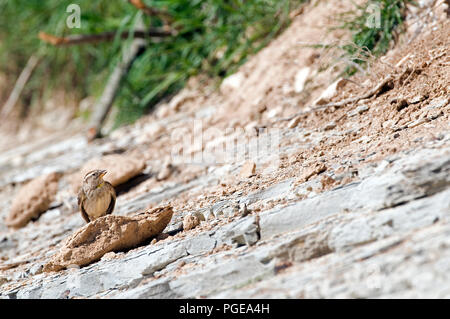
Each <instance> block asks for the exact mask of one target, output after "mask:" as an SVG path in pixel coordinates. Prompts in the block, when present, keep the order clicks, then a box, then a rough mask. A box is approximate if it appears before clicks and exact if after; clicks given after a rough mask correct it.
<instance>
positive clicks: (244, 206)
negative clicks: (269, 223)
mask: <svg viewBox="0 0 450 319" xmlns="http://www.w3.org/2000/svg"><path fill="white" fill-rule="evenodd" d="M239 214H240V215H241V217H245V216H247V215H248V214H250V211H249V210H248V209H247V204H246V203H244V204H242V205H241V207H240V208H239Z"/></svg>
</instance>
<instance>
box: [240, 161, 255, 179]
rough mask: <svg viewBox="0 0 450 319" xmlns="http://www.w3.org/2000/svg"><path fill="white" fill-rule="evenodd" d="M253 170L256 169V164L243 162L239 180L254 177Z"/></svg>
mask: <svg viewBox="0 0 450 319" xmlns="http://www.w3.org/2000/svg"><path fill="white" fill-rule="evenodd" d="M255 169H256V164H255V163H254V162H251V161H248V162H245V163H244V165H242V168H241V172H240V173H239V176H240V177H241V178H248V177H251V176H252V175H255Z"/></svg>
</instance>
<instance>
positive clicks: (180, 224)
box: [0, 1, 450, 298]
mask: <svg viewBox="0 0 450 319" xmlns="http://www.w3.org/2000/svg"><path fill="white" fill-rule="evenodd" d="M349 6H350V2H349V1H342V2H339V4H338V5H337V4H336V2H335V1H313V3H311V4H309V5H307V6H306V7H305V8H304V10H303V11H301V12H300V11H299V12H297V16H296V17H295V19H294V22H293V23H292V25H291V26H290V27H289V28H288V29H287V30H286V31H285V32H284V33H283V34H281V35H280V36H279V37H278V38H277V39H276V40H275V41H273V42H272V43H271V44H270V45H269V46H268V47H266V48H265V49H263V50H262V51H261V52H259V53H258V54H257V55H256V56H254V57H252V58H251V59H250V60H249V62H248V63H247V64H245V65H244V66H243V67H242V68H241V69H240V70H239V72H238V73H237V74H236V75H233V76H232V77H230V78H229V79H227V80H226V81H224V83H223V84H222V86H221V88H220V92H216V91H214V90H212V89H210V87H208V86H207V85H205V84H204V83H203V82H202V81H201V79H192V80H191V83H190V85H189V87H188V88H186V89H184V90H183V91H182V92H180V93H179V94H178V95H177V96H175V97H174V98H173V99H172V100H170V101H168V102H165V103H161V105H159V106H158V109H157V111H156V112H155V114H153V115H151V116H147V117H145V118H143V119H141V120H140V121H138V122H137V123H136V124H135V125H133V126H128V127H124V128H122V129H119V130H117V131H115V132H114V133H113V134H111V136H110V137H108V138H105V139H103V140H99V141H95V142H93V143H87V141H86V137H85V135H84V134H82V133H70V132H67V133H66V134H58V135H54V136H49V137H47V138H46V139H42V140H41V141H39V142H38V143H36V142H33V143H29V144H24V145H21V146H18V147H17V148H14V149H10V150H8V151H6V152H4V153H2V154H1V155H0V202H1V203H2V204H1V206H0V209H1V210H0V214H1V218H2V220H4V221H5V223H3V222H2V223H1V224H0V260H1V263H0V271H1V273H0V296H1V297H3V298H278V297H280V298H285V297H292V298H316V297H326V298H337V297H344V298H354V297H381V298H388V297H438V298H442V297H449V296H450V288H449V287H450V277H449V275H448V274H449V273H450V272H449V268H450V105H449V96H450V94H449V83H450V76H449V74H450V63H449V62H450V61H449V55H448V53H449V48H450V34H449V32H450V31H449V30H450V28H449V20H448V18H447V16H446V12H445V10H446V7H445V4H444V1H440V2H439V1H438V2H436V1H430V2H427V1H423V3H422V8H421V9H420V10H416V11H414V12H413V13H411V14H410V18H409V20H408V30H407V33H406V34H405V36H404V38H403V39H402V41H401V43H399V45H398V46H397V47H396V49H394V50H391V51H390V52H389V53H388V54H387V55H386V56H385V57H383V58H382V59H379V60H378V61H374V62H373V63H372V64H371V68H370V72H368V73H367V74H365V75H359V76H358V77H356V78H353V80H352V81H350V82H349V81H347V82H343V81H338V82H335V81H334V78H335V75H336V74H337V72H338V70H334V69H329V70H328V71H323V72H319V69H320V67H321V66H322V65H323V64H326V63H327V62H329V58H330V57H329V55H327V53H328V52H325V51H323V50H320V49H313V48H305V47H304V46H300V45H299V43H300V42H302V43H316V42H317V39H320V41H321V42H324V43H331V42H333V41H337V40H340V41H345V40H346V39H347V38H348V35H347V34H346V33H345V32H343V31H342V30H336V31H333V32H328V27H329V26H330V25H332V24H333V23H334V24H335V23H336V21H335V20H334V16H335V14H336V13H337V12H339V11H341V12H342V11H345V10H347V9H348V8H349ZM330 12H332V13H333V14H332V16H331V15H330ZM421 15H422V16H423V15H425V16H426V18H421V19H420V20H419V23H418V22H417V20H415V18H416V17H418V16H421ZM333 82H334V83H335V85H333ZM327 88H328V89H327ZM324 92H326V94H325V95H324ZM317 101H319V102H317ZM342 101H348V102H346V103H341V102H342ZM330 103H331V104H330ZM333 103H334V104H333ZM318 106H319V108H318ZM92 165H94V166H102V167H101V168H106V169H108V170H109V173H108V175H106V179H108V178H109V179H110V180H111V181H112V182H113V184H115V186H116V190H117V192H118V197H117V204H116V209H115V211H114V215H117V216H109V217H108V218H105V219H104V220H101V221H99V222H98V223H96V224H94V223H91V224H89V225H85V223H84V221H83V219H82V218H81V216H80V214H79V212H78V210H77V207H76V190H77V188H78V187H79V180H80V171H84V170H88V169H89V167H91V166H92ZM53 172H58V174H57V176H58V179H57V183H58V187H57V191H56V194H54V192H52V191H49V188H48V187H50V186H49V185H51V189H50V190H53V189H54V184H55V182H54V180H53V179H52V183H47V182H45V181H47V180H48V179H46V178H45V176H46V174H50V175H47V176H53V175H51V173H53ZM43 176H44V177H43ZM30 181H33V182H32V183H33V184H28V183H29V182H30ZM42 181H43V182H42ZM25 185H27V186H25ZM30 185H31V186H30ZM24 187H26V188H25V189H26V190H27V191H26V192H25V191H23V189H24ZM21 190H22V192H21ZM40 190H42V191H40ZM39 196H42V197H44V198H40V197H39ZM37 198H39V200H37ZM35 202H36V205H35ZM38 204H39V205H38ZM21 205H26V207H27V212H28V213H29V214H27V215H26V217H23V219H21V223H20V225H15V226H14V225H11V224H9V227H8V226H7V225H6V222H8V220H9V219H10V217H11V212H12V211H13V212H14V214H15V215H14V216H15V218H16V217H17V216H16V215H17V214H19V213H20V211H21V210H20V209H17V208H15V209H14V210H12V208H14V207H22V206H21ZM43 206H45V207H44V208H43ZM169 206H170V207H171V208H170V209H171V211H172V210H173V214H172V216H171V219H170V222H168V223H167V222H164V225H163V226H166V224H167V226H166V227H165V229H164V230H163V232H162V233H161V232H160V229H159V227H160V226H161V225H160V222H159V221H158V222H155V223H158V225H157V226H158V227H156V226H155V225H156V224H153V221H154V220H156V219H154V218H153V217H152V218H153V219H152V218H150V217H149V218H146V216H147V215H146V214H142V213H144V212H147V211H149V210H151V211H161V210H162V211H165V208H164V207H169ZM158 207H160V208H158ZM152 209H153V210H152ZM158 209H159V210H158ZM24 219H26V222H25V226H23V225H22V224H23V223H24V221H23V220H24ZM140 220H146V222H143V223H140V222H139V221H140ZM149 220H150V221H149ZM119 221H120V222H119ZM128 221H132V222H131V224H130V223H128ZM21 226H23V227H21ZM14 227H20V228H14ZM155 227H156V228H155ZM154 229H157V231H155V232H153V230H154ZM143 230H146V231H143ZM156 233H159V234H158V235H156V236H155V234H156ZM77 234H81V237H82V238H81V239H80V236H78V235H77ZM133 234H136V236H134V235H133ZM143 234H144V235H145V234H147V236H145V238H144V237H142V236H143ZM77 236H78V237H77ZM108 236H109V237H108ZM70 238H74V240H75V239H77V238H78V239H77V240H78V242H77V243H76V244H73V240H72V241H71V240H69V239H70ZM106 239H108V240H106ZM137 239H139V240H137ZM113 241H114V245H112V244H111V242H113ZM71 242H72V244H70V243H71ZM124 243H128V244H130V245H131V244H132V245H131V246H132V247H130V245H125V244H124ZM71 245H72V246H71ZM84 245H85V246H84ZM90 245H91V246H90ZM77 247H87V248H86V249H84V250H83V249H81V251H86V250H89V249H90V248H89V247H95V257H96V258H92V259H89V260H88V262H87V265H86V263H85V262H83V263H81V262H80V260H78V259H77V258H78V257H77V256H78V255H77V254H78V253H79V251H78V250H77V251H76V250H75V248H77ZM71 249H73V250H71ZM64 256H65V257H64ZM60 257H61V258H62V259H59V258H60ZM97 257H98V258H97ZM71 258H72V259H71ZM83 258H84V257H83ZM98 259H100V260H98ZM83 260H85V259H83ZM55 261H56V262H60V264H61V265H62V266H61V267H60V266H57V267H53V266H54V265H55ZM60 264H58V265H60ZM50 266H52V267H50Z"/></svg>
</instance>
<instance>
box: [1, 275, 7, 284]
mask: <svg viewBox="0 0 450 319" xmlns="http://www.w3.org/2000/svg"><path fill="white" fill-rule="evenodd" d="M8 281H9V279H8V278H7V277H4V276H1V277H0V286H1V285H3V284H6V283H7V282H8Z"/></svg>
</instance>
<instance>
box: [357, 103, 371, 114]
mask: <svg viewBox="0 0 450 319" xmlns="http://www.w3.org/2000/svg"><path fill="white" fill-rule="evenodd" d="M368 109H369V107H368V106H367V105H360V106H358V107H357V108H356V112H357V113H358V114H362V113H364V112H365V111H367V110H368Z"/></svg>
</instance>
